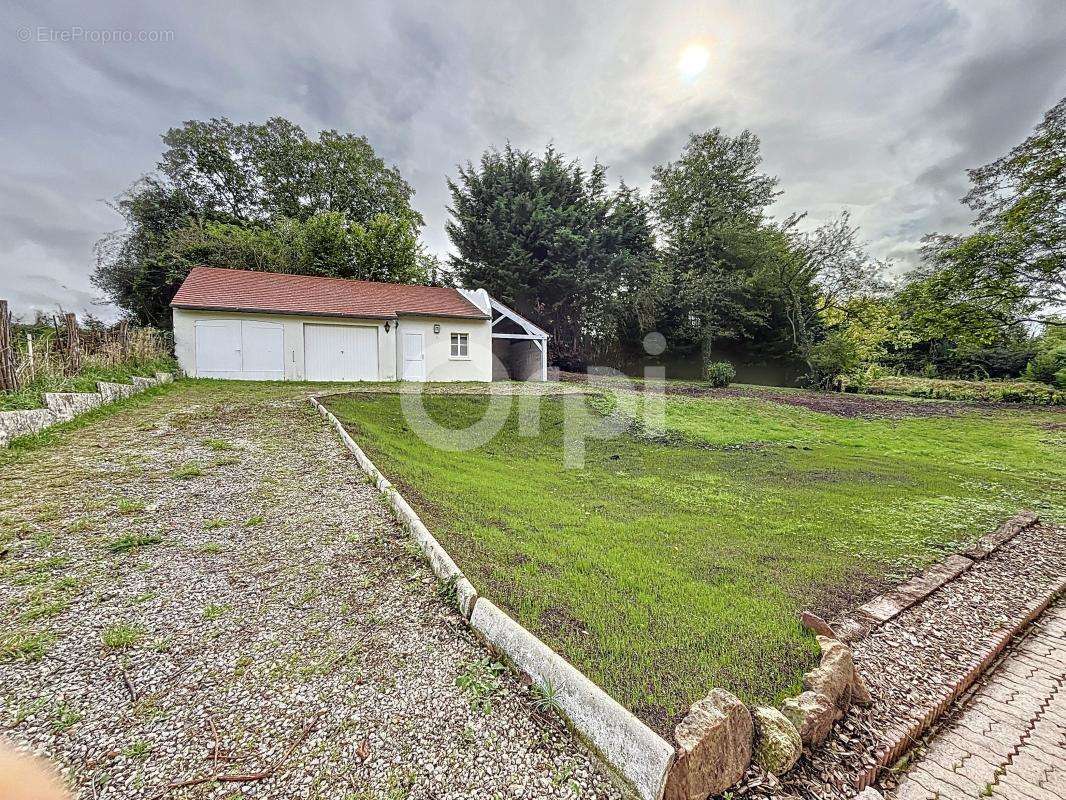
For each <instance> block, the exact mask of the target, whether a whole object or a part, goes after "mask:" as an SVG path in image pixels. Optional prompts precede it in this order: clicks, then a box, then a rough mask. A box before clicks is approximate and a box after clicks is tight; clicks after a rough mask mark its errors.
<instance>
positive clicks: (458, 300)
mask: <svg viewBox="0 0 1066 800" xmlns="http://www.w3.org/2000/svg"><path fill="white" fill-rule="evenodd" d="M171 307H172V309H173V314H174V344H175V351H176V354H177V358H178V362H179V364H180V365H181V368H182V369H183V370H184V371H185V373H186V374H187V375H190V376H193V377H200V378H228V379H234V380H307V381H392V380H410V381H427V380H429V381H489V380H493V379H494V378H495V379H497V380H499V379H502V378H514V379H516V380H545V379H546V378H547V340H548V336H547V334H546V333H544V331H542V330H540V329H539V328H537V327H536V326H535V325H533V324H532V323H530V322H528V320H525V319H523V318H522V317H521V316H519V315H518V314H516V313H515V312H514V311H512V310H511V309H509V308H507V307H506V306H504V305H503V304H501V303H499V302H497V301H496V300H495V299H493V298H492V297H490V296H489V294H488V293H487V292H485V291H484V290H483V289H480V290H477V291H466V290H460V289H451V288H447V287H438V286H410V285H404V284H394V283H375V282H371V281H353V280H345V279H342V278H320V277H312V276H306V275H289V274H285V273H276V272H251V271H247V270H233V269H217V268H213V267H196V268H194V269H193V270H192V272H190V273H189V276H188V277H187V278H186V279H185V282H184V283H183V284H182V285H181V287H180V288H179V289H178V292H177V294H176V295H175V296H174V299H173V301H172V302H171ZM494 349H495V350H496V355H495V356H494V355H493V350H494Z"/></svg>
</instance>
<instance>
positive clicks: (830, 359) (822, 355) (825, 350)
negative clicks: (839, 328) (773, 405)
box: [805, 332, 862, 389]
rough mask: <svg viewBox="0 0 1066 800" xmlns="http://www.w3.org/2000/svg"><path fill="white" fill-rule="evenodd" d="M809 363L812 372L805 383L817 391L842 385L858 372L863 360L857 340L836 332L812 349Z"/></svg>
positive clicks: (808, 374) (808, 358)
mask: <svg viewBox="0 0 1066 800" xmlns="http://www.w3.org/2000/svg"><path fill="white" fill-rule="evenodd" d="M807 363H808V364H809V365H810V371H809V372H808V373H807V376H806V380H805V383H807V385H809V386H811V387H813V388H815V389H831V388H834V387H836V386H839V385H841V383H842V379H843V378H844V376H846V375H850V374H851V373H854V372H856V371H857V370H858V368H859V366H860V364H861V363H862V359H861V358H860V357H859V347H858V344H857V343H856V342H855V340H854V339H852V338H851V337H849V336H847V335H845V334H843V333H840V332H836V333H831V334H829V336H827V337H825V338H824V339H823V340H822V341H820V342H818V344H816V345H814V346H813V347H812V348H811V351H810V353H809V354H808V356H807Z"/></svg>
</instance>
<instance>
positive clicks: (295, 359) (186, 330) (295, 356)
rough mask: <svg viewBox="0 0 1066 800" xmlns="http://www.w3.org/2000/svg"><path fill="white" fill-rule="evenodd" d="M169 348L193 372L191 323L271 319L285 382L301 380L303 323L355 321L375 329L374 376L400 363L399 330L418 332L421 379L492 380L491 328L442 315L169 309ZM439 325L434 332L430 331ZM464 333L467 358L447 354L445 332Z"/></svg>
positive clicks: (394, 373) (392, 371) (388, 374)
mask: <svg viewBox="0 0 1066 800" xmlns="http://www.w3.org/2000/svg"><path fill="white" fill-rule="evenodd" d="M173 312H174V349H175V354H176V356H177V359H178V364H180V365H181V368H182V370H184V371H185V373H186V374H188V375H191V376H195V375H196V374H197V371H196V322H197V320H205V319H248V320H258V321H263V322H276V323H279V324H280V325H281V326H282V330H283V335H284V348H285V380H289V381H302V380H304V379H305V377H304V376H305V372H304V325H323V324H327V325H358V326H368V325H369V326H373V327H376V328H377V329H378V380H382V381H394V380H397V379H398V376H399V365H400V364H401V363H402V361H401V359H402V355H401V352H400V347H401V341H402V340H401V338H400V337H399V336H398V335H397V333H398V331H399V330H420V331H422V332H423V340H424V342H425V353H426V378H427V380H431V381H489V380H492V358H491V347H492V326H491V323H490V322H489V321H488V320H470V319H451V318H447V317H406V316H404V317H400V318H399V319H398V320H396V319H393V320H389V331H388V332H386V331H385V320H377V319H354V318H350V317H320V316H297V315H289V314H255V313H248V312H226V311H191V310H188V309H181V308H175V309H173ZM435 324H436V325H440V333H439V334H436V333H434V332H433V326H434V325H435ZM452 332H457V333H467V334H469V336H470V358H469V359H467V360H458V359H452V358H451V357H450V346H449V344H450V340H451V337H450V334H451V333H452Z"/></svg>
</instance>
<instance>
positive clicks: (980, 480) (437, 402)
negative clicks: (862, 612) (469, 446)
mask: <svg viewBox="0 0 1066 800" xmlns="http://www.w3.org/2000/svg"><path fill="white" fill-rule="evenodd" d="M849 402H851V403H854V402H862V399H861V398H859V399H858V400H856V399H854V396H852V399H850V400H849ZM881 402H882V403H883V401H881ZM425 403H426V407H427V409H428V411H429V412H430V415H431V416H432V417H433V418H434V419H436V420H439V421H441V422H442V423H443V424H446V425H448V426H450V427H456V428H458V427H464V426H466V425H468V424H470V423H471V422H473V421H475V420H477V419H480V418H481V417H482V415H483V414H484V413H485V408H486V400H485V398H484V397H479V396H470V395H466V396H459V395H436V396H433V395H427V396H426V398H425ZM329 405H330V407H331V408H332V410H333V411H334V412H335V413H337V415H338V416H339V417H340V418H341V419H342V420H343V421H344V422H345V424H346V425H347V426H348V427H349V429H350V430H351V431H352V433H353V435H354V436H355V437H356V439H357V441H359V442H360V444H361V445H362V446H363V447H364V448H365V449H366V450H367V452H368V453H369V455H370V456H371V458H373V459H374V461H375V463H377V464H378V466H379V467H380V468H381V469H382V470H383V471H384V472H385V473H386V475H388V476H389V478H390V479H391V480H393V481H394V482H396V483H398V484H399V485H400V486H401V487H402V490H403V491H404V494H405V495H406V496H407V497H408V499H409V500H410V501H411V502H412V504H413V505H414V506H415V507H416V508H417V510H418V511H419V513H420V514H421V515H422V516H423V518H424V519H425V520H426V522H427V524H429V525H430V527H431V528H432V529H433V530H434V531H435V532H436V533H437V535H438V536H439V537H440V538H441V539H442V542H443V544H444V545H445V547H446V548H447V549H448V551H449V552H450V553H451V554H452V555H453V556H454V557H455V558H456V560H457V561H458V562H459V565H460V567H461V568H462V569H463V570H464V572H466V573H467V575H469V576H470V577H471V578H472V580H473V581H474V583H475V584H476V585H477V586H478V587H479V588H480V589H481V590H482V591H483V592H484V593H485V594H486V595H487V596H488V597H490V598H491V599H493V600H494V601H496V602H497V603H499V604H501V605H502V606H503V607H505V608H506V609H507V610H508V611H510V612H511V613H512V614H514V615H515V616H516V617H517V618H518V619H519V620H521V622H522V623H524V624H525V625H527V626H528V627H529V628H531V629H532V630H534V631H535V632H536V633H537V634H538V635H540V636H541V637H542V638H543V639H545V640H546V641H547V642H548V643H549V644H551V645H552V646H553V647H555V648H556V649H558V650H559V651H560V652H562V653H563V654H564V655H565V656H566V657H567V658H568V659H570V660H571V661H572V662H573V663H574V664H575V665H577V666H578V667H579V668H580V669H582V670H583V671H585V673H586V674H588V675H589V676H590V677H591V678H593V679H594V680H595V681H596V682H597V683H599V684H600V685H601V686H602V687H603V688H604V689H606V690H607V691H608V692H609V693H610V694H612V695H613V696H614V697H615V698H617V699H618V700H619V701H620V702H622V703H623V704H624V705H626V706H627V707H629V708H630V709H632V710H633V711H635V712H636V713H637V714H639V715H640V716H641V717H642V718H643V719H645V720H646V721H648V722H649V723H650V724H652V725H653V726H655V727H657V728H658V729H659V730H662V731H666V730H668V729H669V727H670V725H671V723H672V722H673V720H674V719H675V718H676V717H677V716H678V715H679V714H680V713H683V711H684V710H685V708H686V707H687V705H688V704H689V703H691V702H692V701H693V700H695V699H696V698H698V697H701V696H703V695H704V694H705V693H706V692H707V690H708V689H710V688H711V687H713V686H722V687H725V688H728V689H729V690H731V691H733V692H735V693H737V694H738V695H740V696H741V697H742V698H744V699H745V700H748V701H762V702H769V701H775V700H777V699H779V698H780V697H781V696H782V695H784V694H786V693H791V692H794V691H796V690H797V689H798V688H799V686H798V679H799V676H800V675H801V673H802V672H803V671H804V670H805V669H807V668H809V667H810V666H811V665H812V664H813V663H814V661H815V654H816V651H817V647H816V645H815V643H814V641H813V640H812V639H811V638H810V636H808V635H807V634H806V633H805V632H804V631H803V630H802V629H801V628H800V627H799V626H798V624H797V623H796V615H797V612H798V611H800V610H802V609H803V608H805V607H810V608H816V609H819V610H821V611H823V612H825V613H830V612H831V611H833V610H834V609H837V608H840V607H842V606H847V605H851V604H852V603H853V602H854V601H855V599H856V598H857V597H862V596H866V595H869V594H872V593H874V592H875V591H876V590H877V589H878V588H879V587H880V586H881V585H883V584H884V582H885V581H886V580H888V579H891V578H897V577H900V576H902V575H904V574H908V573H910V572H912V571H914V570H915V569H916V568H918V567H920V566H922V565H924V564H927V563H929V562H931V561H933V560H935V559H937V558H938V557H940V555H941V554H942V553H943V552H944V550H946V549H950V548H953V547H955V546H957V545H958V544H959V543H961V542H962V541H965V540H969V539H973V538H975V537H976V536H978V535H979V534H981V533H983V532H985V531H987V530H988V529H990V528H991V527H993V526H994V525H995V524H996V523H997V522H999V521H1000V520H1001V519H1002V518H1004V517H1007V516H1009V515H1010V514H1012V513H1014V512H1015V511H1017V510H1018V509H1019V508H1020V507H1022V506H1030V507H1034V508H1036V509H1038V510H1039V511H1040V512H1041V513H1042V514H1044V515H1046V516H1048V517H1052V518H1058V519H1063V518H1064V517H1066V493H1064V489H1066V458H1064V455H1066V424H1064V423H1066V416H1064V415H1063V414H1062V413H1056V412H1053V411H1035V410H1018V411H1010V412H1008V411H1002V410H990V411H987V412H974V411H970V410H966V409H959V410H957V411H953V412H951V413H950V414H948V413H947V412H945V415H942V416H936V415H934V416H928V415H912V414H909V413H907V412H906V408H907V407H908V406H913V405H914V403H897V404H894V406H898V407H899V408H900V409H902V410H901V412H900V414H902V416H900V415H896V416H895V417H886V416H884V412H883V410H882V411H881V412H880V413H882V416H881V417H879V418H872V419H871V418H861V417H858V418H856V417H852V418H845V417H842V416H837V415H834V414H828V413H818V412H815V411H811V410H808V409H807V408H802V407H795V406H791V405H785V404H782V403H780V402H773V401H770V400H766V399H758V398H757V397H727V398H688V397H673V396H672V397H670V398H668V400H667V402H666V420H667V430H668V435H667V436H665V437H656V438H650V437H648V436H646V435H642V434H640V433H639V432H629V433H625V434H623V435H621V436H619V437H617V438H614V439H611V440H606V441H600V440H590V441H588V443H587V455H586V462H585V465H584V467H583V468H581V469H565V468H564V466H563V457H562V447H563V433H562V431H563V427H564V421H563V400H562V399H560V398H558V397H548V398H545V399H544V400H543V401H542V403H541V406H540V425H539V429H540V432H539V433H538V434H537V435H520V430H519V425H518V415H517V413H516V412H513V413H512V415H511V417H510V418H509V419H508V421H507V423H506V424H505V425H504V427H503V429H502V430H501V431H500V433H498V434H497V435H496V436H495V437H494V438H493V439H491V440H490V441H489V442H488V443H487V444H485V445H483V446H481V447H479V448H477V449H474V450H469V451H467V452H446V451H442V450H438V449H435V448H433V447H430V446H429V445H427V444H425V443H424V442H423V441H422V440H421V439H420V438H419V437H417V436H415V435H413V433H412V432H411V430H410V425H409V423H408V422H407V421H406V420H405V418H404V415H403V413H402V410H401V407H400V402H399V399H398V398H397V397H396V396H395V395H389V394H377V395H375V394H369V393H367V394H352V395H343V396H338V397H335V398H332V399H331V400H330V401H329ZM593 405H594V406H595V405H597V404H595V403H594V404H593ZM871 408H873V406H871ZM591 413H593V416H594V417H595V413H596V412H591ZM522 433H525V431H522Z"/></svg>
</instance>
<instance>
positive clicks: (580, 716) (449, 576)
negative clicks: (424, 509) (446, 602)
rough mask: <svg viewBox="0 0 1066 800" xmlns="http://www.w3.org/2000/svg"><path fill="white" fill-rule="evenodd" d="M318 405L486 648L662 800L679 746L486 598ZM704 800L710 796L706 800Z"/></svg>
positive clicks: (641, 791)
mask: <svg viewBox="0 0 1066 800" xmlns="http://www.w3.org/2000/svg"><path fill="white" fill-rule="evenodd" d="M311 404H312V405H313V406H314V407H315V408H316V409H317V410H318V413H319V414H321V415H322V417H323V419H325V420H326V421H328V422H329V423H330V424H331V425H332V426H333V428H334V429H335V430H336V431H337V433H338V435H339V436H340V438H341V441H342V442H344V445H345V446H346V447H347V448H348V449H349V450H350V451H351V452H352V454H353V455H354V456H355V459H356V461H357V462H358V463H359V466H360V468H361V469H362V470H363V471H364V472H365V473H366V474H367V476H369V478H370V480H371V481H372V482H373V483H374V485H375V486H376V487H377V489H378V491H380V492H381V493H382V495H384V497H385V499H386V500H387V501H388V503H389V505H390V506H391V507H392V509H393V512H394V513H395V515H396V518H397V519H398V520H399V521H400V523H401V524H402V525H403V526H404V527H405V528H406V529H407V530H408V532H409V533H410V534H411V537H412V538H413V539H414V541H415V542H416V543H417V544H418V547H419V549H420V550H421V551H422V552H423V554H424V555H425V556H426V559H427V560H428V561H429V564H430V567H431V568H432V569H433V572H434V574H435V575H436V576H437V578H439V579H440V580H441V581H442V582H443V583H445V584H446V585H448V586H452V587H454V589H455V602H456V605H457V607H458V608H459V611H460V613H461V614H462V615H463V617H464V618H465V619H466V620H467V621H468V623H469V624H470V626H471V627H472V628H473V630H474V632H475V633H476V634H477V635H478V636H479V637H480V638H481V639H482V641H484V642H485V644H486V645H487V646H488V647H489V648H490V649H491V650H493V651H494V652H495V653H497V654H498V655H499V656H501V658H502V659H503V660H504V661H506V662H507V663H508V664H509V665H510V666H512V667H513V668H514V669H515V670H517V671H518V672H520V673H524V674H525V675H528V676H529V678H530V679H531V680H532V681H533V682H534V684H535V685H537V686H539V687H541V688H542V689H545V690H547V689H548V688H549V687H550V688H551V690H552V693H553V695H554V697H555V699H556V701H557V703H558V705H559V710H560V711H561V713H562V716H563V718H564V719H565V720H566V721H567V722H568V723H569V724H570V726H571V728H572V729H573V730H574V732H575V733H576V734H577V736H578V737H579V738H580V739H581V740H582V741H584V742H585V743H586V744H588V745H589V747H591V748H592V749H593V750H595V751H596V752H597V753H598V754H599V756H600V757H601V758H602V759H603V761H604V762H605V763H606V764H607V766H608V767H609V768H610V769H611V770H612V771H613V772H614V773H615V774H616V775H617V776H618V778H620V779H621V780H622V782H623V783H624V784H625V785H626V786H627V787H628V788H629V789H630V790H633V791H635V792H636V794H637V795H638V796H639V797H640V798H641V800H661V798H662V797H663V793H664V790H665V788H666V779H667V775H668V774H670V770H671V767H672V766H673V763H674V756H675V750H674V747H673V746H672V745H671V744H670V743H669V742H667V741H666V740H665V739H663V738H662V737H661V736H659V735H658V734H657V733H655V731H653V730H652V729H651V728H649V727H648V726H647V725H645V724H644V723H643V722H641V721H640V720H639V719H637V718H636V717H635V716H633V714H631V713H629V711H627V710H626V709H625V708H624V707H622V705H620V704H619V703H618V702H617V701H615V700H614V699H613V698H611V697H610V696H609V695H608V694H607V693H606V692H604V691H603V690H602V689H600V687H598V686H597V685H596V684H595V683H593V682H592V681H590V680H589V679H588V678H587V677H586V676H585V675H584V674H583V673H582V672H581V671H580V670H578V669H577V668H576V667H574V666H573V665H572V664H570V663H569V662H568V661H567V660H566V659H564V658H563V657H562V656H561V655H559V654H558V653H556V652H555V651H554V650H552V649H551V648H550V647H548V646H547V645H546V644H544V642H542V641H541V640H540V639H538V638H537V637H536V636H534V635H533V634H532V633H530V632H529V631H528V630H526V628H524V627H523V626H521V625H519V624H518V623H517V622H515V620H514V619H512V618H511V617H510V616H508V615H507V614H506V613H504V612H503V611H502V610H500V609H499V608H498V607H497V606H496V605H495V604H493V603H492V602H490V601H489V600H488V599H486V598H485V597H482V596H480V595H479V594H478V592H477V590H476V589H475V588H474V587H473V585H472V584H471V583H470V581H469V580H467V578H466V577H465V576H464V575H463V573H462V571H461V570H460V569H459V567H458V566H456V564H455V561H453V560H452V557H451V556H450V555H448V553H447V551H446V550H445V549H444V548H443V547H442V546H441V544H440V543H439V542H438V541H437V540H436V538H435V537H434V536H433V534H432V533H430V531H429V530H428V529H427V528H426V526H425V525H424V524H423V523H422V520H421V519H419V517H418V514H417V513H416V512H415V511H414V509H412V508H411V506H410V505H408V503H407V501H406V500H404V498H403V497H402V496H401V495H400V493H399V492H398V491H397V490H396V488H395V487H394V486H393V485H392V484H391V483H390V482H389V480H388V479H387V478H386V477H385V476H384V475H382V473H381V471H380V470H379V469H378V468H377V467H376V466H374V463H373V462H372V461H371V460H370V459H369V458H368V457H367V455H366V453H364V452H363V450H362V448H360V447H359V445H358V444H356V443H355V441H354V440H353V439H352V437H351V436H350V435H349V434H348V432H347V431H346V430H345V429H344V426H343V425H341V423H340V420H338V419H337V418H336V417H335V416H334V415H333V414H332V413H330V411H329V410H328V409H327V408H326V407H325V406H324V405H322V403H321V402H319V400H318V398H316V397H312V398H311ZM701 800H702V798H701Z"/></svg>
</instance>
